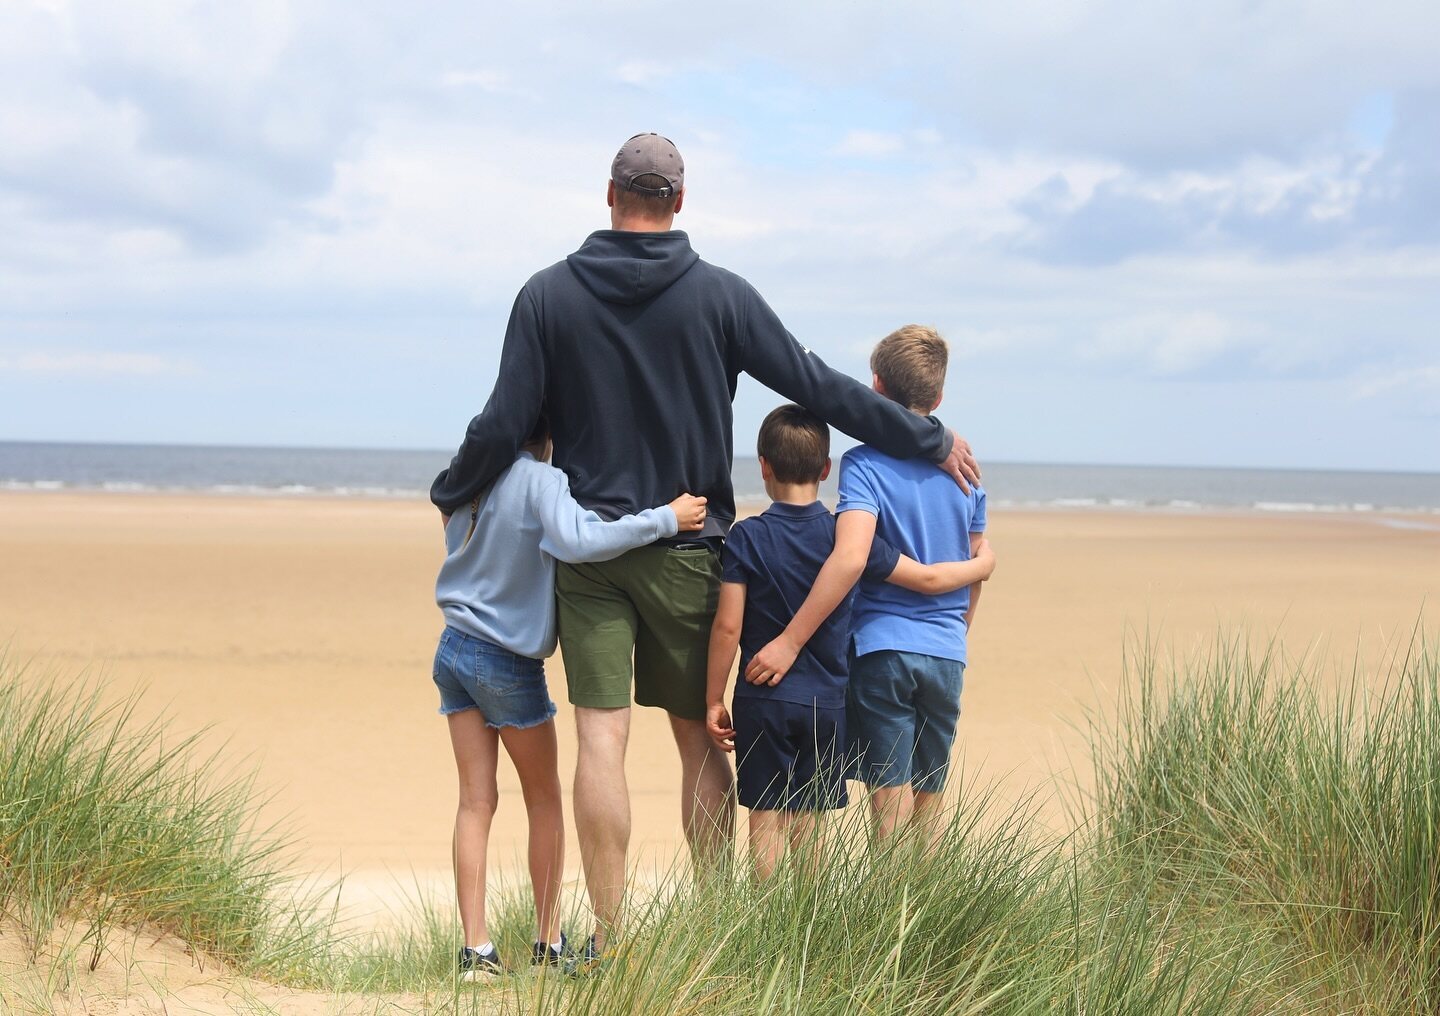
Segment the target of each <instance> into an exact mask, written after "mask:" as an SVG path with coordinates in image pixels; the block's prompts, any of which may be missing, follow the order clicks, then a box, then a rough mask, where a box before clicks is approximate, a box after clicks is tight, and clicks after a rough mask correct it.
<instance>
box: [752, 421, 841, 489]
mask: <svg viewBox="0 0 1440 1016" xmlns="http://www.w3.org/2000/svg"><path fill="white" fill-rule="evenodd" d="M755 450H756V452H757V453H759V455H760V457H761V458H763V459H764V460H765V461H766V462H768V463H770V470H771V472H773V473H774V474H775V479H776V480H778V481H779V482H781V483H816V482H818V481H819V479H820V474H821V473H823V472H825V461H826V459H828V458H829V457H830V428H829V427H827V426H825V421H824V420H822V419H820V417H818V416H816V415H815V414H814V413H812V412H810V410H808V409H804V408H802V407H800V406H797V405H795V404H793V403H791V404H788V405H784V406H778V407H776V408H775V409H772V410H770V414H769V415H768V416H766V417H765V422H764V423H762V424H760V436H759V437H758V438H757V439H756V441H755Z"/></svg>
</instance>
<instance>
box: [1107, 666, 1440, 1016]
mask: <svg viewBox="0 0 1440 1016" xmlns="http://www.w3.org/2000/svg"><path fill="white" fill-rule="evenodd" d="M1132 670H1133V671H1134V673H1133V674H1132V680H1131V682H1129V685H1128V686H1129V688H1130V691H1129V693H1128V694H1127V695H1126V696H1125V697H1124V698H1123V699H1122V702H1121V710H1120V713H1119V716H1118V718H1117V720H1116V722H1115V723H1113V724H1112V725H1110V726H1108V728H1105V729H1100V730H1097V732H1096V736H1095V738H1094V740H1095V749H1096V765H1097V774H1098V787H1099V790H1098V793H1097V797H1096V802H1095V809H1094V811H1095V816H1096V819H1097V823H1098V827H1099V830H1100V836H1099V839H1098V841H1097V853H1099V854H1101V855H1104V856H1106V857H1107V858H1108V859H1109V861H1110V862H1111V863H1112V864H1114V865H1116V866H1118V867H1120V868H1130V869H1139V870H1145V871H1148V872H1151V873H1152V874H1153V880H1154V889H1153V890H1152V893H1153V895H1154V896H1155V897H1156V898H1157V899H1163V900H1167V901H1170V902H1171V903H1172V905H1175V906H1178V907H1179V908H1180V910H1181V912H1182V914H1183V917H1184V919H1185V920H1186V921H1187V922H1188V923H1191V924H1195V925H1210V926H1230V927H1234V928H1237V929H1244V930H1245V931H1246V932H1247V933H1249V934H1252V935H1253V936H1255V938H1256V941H1257V948H1260V949H1268V950H1270V951H1272V952H1279V953H1281V954H1283V955H1284V956H1286V957H1288V959H1289V961H1290V964H1291V969H1292V971H1293V972H1294V975H1295V976H1296V977H1298V978H1302V979H1309V980H1310V981H1311V982H1313V985H1314V987H1313V988H1312V991H1313V992H1314V993H1315V994H1316V995H1317V996H1321V997H1326V998H1328V999H1329V1000H1330V1004H1331V1005H1332V1006H1333V1007H1334V1011H1343V1012H1397V1013H1399V1012H1405V1013H1410V1012H1430V1013H1433V1012H1440V692H1437V685H1440V655H1437V653H1436V650H1435V648H1434V646H1432V645H1427V644H1426V643H1425V641H1424V640H1423V639H1421V638H1415V639H1414V640H1412V642H1411V644H1409V645H1408V646H1406V647H1404V648H1403V651H1402V652H1400V653H1399V654H1398V655H1392V656H1391V657H1390V659H1389V660H1388V662H1387V663H1386V664H1385V665H1383V666H1382V668H1381V670H1380V672H1379V673H1376V674H1367V673H1365V672H1363V670H1362V669H1361V668H1360V667H1359V666H1358V665H1353V666H1352V667H1351V668H1350V669H1349V670H1348V671H1347V672H1343V673H1338V674H1337V673H1336V672H1334V671H1333V670H1332V669H1331V667H1330V666H1329V665H1328V664H1327V663H1326V662H1325V661H1324V660H1323V658H1319V657H1315V656H1311V657H1306V658H1302V659H1300V660H1294V661H1292V660H1287V659H1286V658H1285V657H1284V655H1283V654H1282V653H1281V652H1280V650H1279V649H1278V648H1277V646H1276V645H1274V644H1271V645H1269V646H1265V647H1261V648H1256V647H1254V646H1252V645H1250V644H1248V643H1246V642H1245V641H1244V640H1241V639H1236V638H1228V639H1227V638H1222V639H1220V640H1218V641H1217V642H1216V643H1215V644H1214V646H1213V647H1212V648H1211V649H1210V650H1209V651H1208V652H1206V653H1204V654H1202V655H1199V656H1197V657H1195V658H1193V659H1189V660H1182V661H1178V662H1177V661H1170V662H1168V664H1167V663H1166V662H1165V661H1164V660H1163V658H1162V657H1161V656H1160V655H1159V654H1158V653H1157V652H1155V651H1154V649H1153V647H1146V648H1144V649H1142V651H1141V652H1140V653H1138V654H1136V655H1135V656H1134V657H1133V658H1132Z"/></svg>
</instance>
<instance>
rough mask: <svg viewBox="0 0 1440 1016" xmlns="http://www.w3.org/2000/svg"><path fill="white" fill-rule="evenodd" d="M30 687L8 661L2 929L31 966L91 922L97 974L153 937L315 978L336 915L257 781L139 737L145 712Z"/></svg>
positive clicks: (3, 707) (0, 842)
mask: <svg viewBox="0 0 1440 1016" xmlns="http://www.w3.org/2000/svg"><path fill="white" fill-rule="evenodd" d="M24 677H25V675H23V674H22V673H21V672H20V668H19V667H18V666H16V665H14V664H12V663H10V662H8V661H6V660H5V659H4V658H0V914H3V915H5V916H7V917H9V918H11V919H12V920H13V921H14V923H15V924H16V925H17V926H18V927H19V928H20V929H21V932H22V934H23V935H24V937H25V940H26V946H27V948H28V949H29V951H30V953H31V956H32V957H36V956H38V955H39V953H40V952H41V950H43V949H44V948H45V947H46V946H47V945H50V944H51V939H52V935H53V933H54V932H55V930H56V927H57V923H58V922H61V921H62V920H66V921H73V920H76V919H78V920H80V921H81V922H82V924H83V925H84V926H85V928H86V930H85V931H84V932H83V934H82V937H81V941H80V942H78V943H71V945H72V946H74V947H77V948H79V949H80V950H81V951H82V952H84V953H88V955H89V957H90V959H89V965H90V966H92V967H93V966H94V964H95V963H96V962H97V961H98V960H99V957H100V954H101V952H102V950H103V947H104V941H105V936H106V934H107V933H108V932H109V931H110V930H111V929H115V928H125V927H130V928H134V927H141V926H143V927H145V928H148V929H152V930H155V931H158V932H163V933H168V934H171V935H174V936H176V937H177V938H179V939H180V940H182V941H184V942H185V943H186V944H187V945H189V946H190V947H191V948H192V949H193V950H194V951H195V952H196V954H197V955H199V956H202V957H204V956H211V957H217V958H220V959H222V960H225V961H227V962H230V963H233V964H235V965H237V966H239V967H241V968H244V969H247V970H253V971H256V972H261V973H264V974H266V975H268V976H274V977H285V976H289V975H291V974H293V973H294V972H296V971H297V970H299V969H302V968H303V967H304V965H305V962H306V953H307V952H308V951H310V950H311V948H312V947H313V945H314V944H315V943H316V942H317V931H318V930H319V929H320V928H322V927H323V912H322V910H321V909H320V908H318V907H317V906H316V905H315V904H316V902H317V901H315V900H301V901H296V900H294V899H293V896H292V894H291V889H290V887H291V883H292V877H291V873H290V869H289V864H288V862H287V859H286V857H285V854H284V849H283V842H282V841H281V840H280V839H279V838H278V837H276V836H274V835H270V834H267V833H266V832H265V831H263V830H257V829H255V828H254V824H253V817H254V813H255V803H256V799H255V793H254V787H253V785H252V780H251V779H250V778H249V777H247V776H239V777H236V776H233V775H230V774H229V773H228V772H227V770H226V768H225V766H224V763H223V762H222V761H221V759H220V758H219V757H218V756H215V755H204V754H202V753H200V752H198V751H197V746H196V742H195V738H194V737H189V738H174V737H171V736H169V735H168V734H167V732H166V727H165V723H164V721H163V719H156V720H151V721H148V722H140V721H138V720H137V718H136V714H135V705H136V699H135V698H133V697H132V698H129V699H125V700H122V701H120V702H116V703H106V702H105V701H103V700H102V698H101V695H100V688H99V685H98V683H96V682H94V681H87V680H85V679H83V678H79V679H76V680H74V681H70V682H66V683H60V682H54V681H44V680H40V679H35V680H25V679H23V678H24Z"/></svg>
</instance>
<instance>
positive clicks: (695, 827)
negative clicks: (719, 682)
mask: <svg viewBox="0 0 1440 1016" xmlns="http://www.w3.org/2000/svg"><path fill="white" fill-rule="evenodd" d="M670 730H671V732H672V733H674V735H675V747H676V748H677V749H678V750H679V752H680V818H681V820H682V821H683V822H684V823H685V839H686V840H687V841H689V843H690V859H691V862H692V864H693V866H694V868H695V872H696V874H700V875H704V874H708V873H710V872H713V871H715V870H716V869H718V868H720V867H721V866H723V865H725V864H728V863H729V861H730V859H731V856H732V854H733V851H734V844H735V793H734V791H735V777H734V774H732V773H731V771H730V760H729V758H727V757H726V754H725V752H723V751H721V750H720V749H719V748H717V747H715V742H714V741H712V740H710V734H709V732H708V731H707V730H706V729H705V721H704V720H684V719H681V718H680V717H678V716H673V715H672V716H671V717H670Z"/></svg>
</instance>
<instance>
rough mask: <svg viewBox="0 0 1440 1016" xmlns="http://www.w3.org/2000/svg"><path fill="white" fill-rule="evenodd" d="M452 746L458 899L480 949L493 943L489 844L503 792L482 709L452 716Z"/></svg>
mask: <svg viewBox="0 0 1440 1016" xmlns="http://www.w3.org/2000/svg"><path fill="white" fill-rule="evenodd" d="M446 719H447V721H448V722H449V724H450V746H451V747H452V748H453V749H454V750H455V771H456V774H457V775H458V776H459V778H460V804H459V807H458V808H457V809H456V811H455V839H454V843H453V850H454V852H453V857H454V862H455V897H456V900H457V902H458V903H459V905H460V924H461V926H462V927H463V928H464V929H465V944H466V945H468V946H470V947H471V948H477V947H479V946H481V945H484V944H485V943H486V942H488V941H489V940H490V930H489V929H488V928H487V927H486V925H485V853H486V848H487V846H488V845H489V842H490V821H491V819H493V818H494V817H495V805H496V803H497V802H498V801H499V791H498V790H497V789H496V787H495V762H496V756H497V754H498V752H499V739H498V738H497V737H496V736H495V731H493V730H491V729H490V728H489V727H487V726H485V717H484V716H482V715H481V713H480V710H478V709H466V710H464V711H463V712H459V713H451V714H450V715H449V716H448V717H447V718H446Z"/></svg>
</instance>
